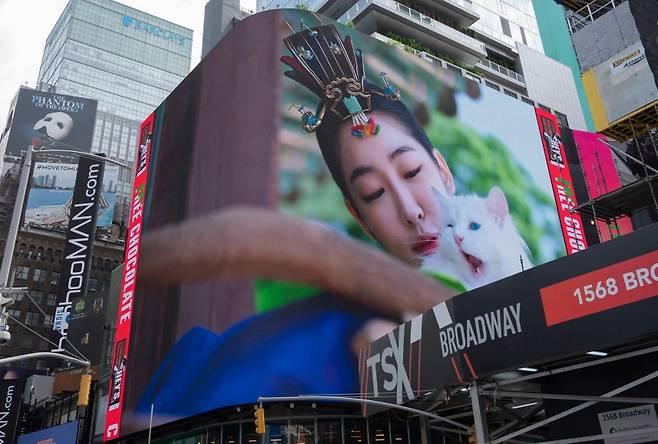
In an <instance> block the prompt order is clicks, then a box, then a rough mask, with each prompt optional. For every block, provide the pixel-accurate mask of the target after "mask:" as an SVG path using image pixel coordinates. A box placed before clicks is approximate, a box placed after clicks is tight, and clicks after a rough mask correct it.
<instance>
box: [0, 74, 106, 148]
mask: <svg viewBox="0 0 658 444" xmlns="http://www.w3.org/2000/svg"><path fill="white" fill-rule="evenodd" d="M97 103H98V102H97V101H96V100H94V99H86V98H83V97H76V96H67V95H63V94H56V93H50V92H46V91H39V90H36V89H31V88H24V87H21V88H20V90H19V92H18V98H17V100H16V107H15V109H14V113H13V120H12V122H11V128H9V129H8V131H9V133H8V134H9V135H8V139H7V149H6V154H8V155H14V156H16V155H19V154H20V153H21V151H26V150H27V148H28V147H29V146H30V145H35V146H47V147H51V148H59V149H69V150H76V151H85V152H89V150H90V149H91V140H92V136H93V134H94V124H95V121H96V106H97Z"/></svg>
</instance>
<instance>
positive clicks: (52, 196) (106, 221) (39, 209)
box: [25, 162, 119, 228]
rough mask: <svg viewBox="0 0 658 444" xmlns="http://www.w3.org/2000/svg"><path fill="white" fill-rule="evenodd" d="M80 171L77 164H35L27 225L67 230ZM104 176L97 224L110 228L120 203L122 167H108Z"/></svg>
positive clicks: (26, 208) (27, 211) (26, 217)
mask: <svg viewBox="0 0 658 444" xmlns="http://www.w3.org/2000/svg"><path fill="white" fill-rule="evenodd" d="M77 172H78V165H77V164H75V163H55V162H35V164H34V170H33V173H32V185H31V187H30V192H29V195H28V198H27V205H26V207H25V223H29V224H32V225H35V226H39V227H44V228H66V227H67V226H68V222H69V213H70V211H71V201H72V199H73V189H74V187H75V177H76V174H77ZM103 176H104V177H103V192H102V193H101V195H100V199H99V202H98V220H97V225H98V226H99V227H108V226H110V225H112V218H113V215H114V206H115V204H116V192H117V183H118V180H119V166H117V165H112V164H108V165H106V166H105V173H104V175H103Z"/></svg>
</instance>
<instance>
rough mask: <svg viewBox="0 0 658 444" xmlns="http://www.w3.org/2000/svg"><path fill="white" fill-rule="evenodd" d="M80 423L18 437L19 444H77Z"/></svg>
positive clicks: (71, 423)
mask: <svg viewBox="0 0 658 444" xmlns="http://www.w3.org/2000/svg"><path fill="white" fill-rule="evenodd" d="M77 442H78V421H72V422H67V423H65V424H60V425H57V426H54V427H49V428H47V429H43V430H38V431H36V432H32V433H26V434H25V435H21V436H19V437H18V444H76V443H77Z"/></svg>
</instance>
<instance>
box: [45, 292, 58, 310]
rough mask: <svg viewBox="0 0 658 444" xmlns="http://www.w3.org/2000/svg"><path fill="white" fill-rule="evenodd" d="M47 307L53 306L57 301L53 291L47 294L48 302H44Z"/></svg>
mask: <svg viewBox="0 0 658 444" xmlns="http://www.w3.org/2000/svg"><path fill="white" fill-rule="evenodd" d="M46 303H47V304H48V306H49V307H52V306H54V305H55V304H56V303H57V295H56V294H55V293H50V294H49V295H48V302H46Z"/></svg>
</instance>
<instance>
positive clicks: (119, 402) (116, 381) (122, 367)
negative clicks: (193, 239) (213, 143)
mask: <svg viewBox="0 0 658 444" xmlns="http://www.w3.org/2000/svg"><path fill="white" fill-rule="evenodd" d="M153 117H154V115H153V114H151V115H150V116H149V117H148V118H147V119H146V120H145V121H144V122H143V123H142V126H141V128H140V135H139V140H140V145H139V149H138V150H137V161H136V164H137V168H136V171H135V182H134V184H133V193H132V205H131V209H130V219H129V220H128V233H127V234H126V252H125V256H124V261H123V279H122V280H121V298H120V300H119V311H118V314H117V327H116V333H115V336H114V354H113V357H112V374H111V377H110V387H109V390H108V394H109V396H108V405H107V416H106V419H105V434H104V435H103V440H104V441H109V440H111V439H114V438H118V437H119V433H120V430H121V412H122V410H123V396H124V389H125V384H124V382H125V379H126V364H127V362H128V346H129V344H130V328H131V326H132V311H133V297H134V292H135V279H136V276H137V259H138V256H139V241H140V238H141V235H142V219H143V217H144V199H145V197H146V184H147V178H148V163H149V154H150V150H151V132H152V129H153Z"/></svg>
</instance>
